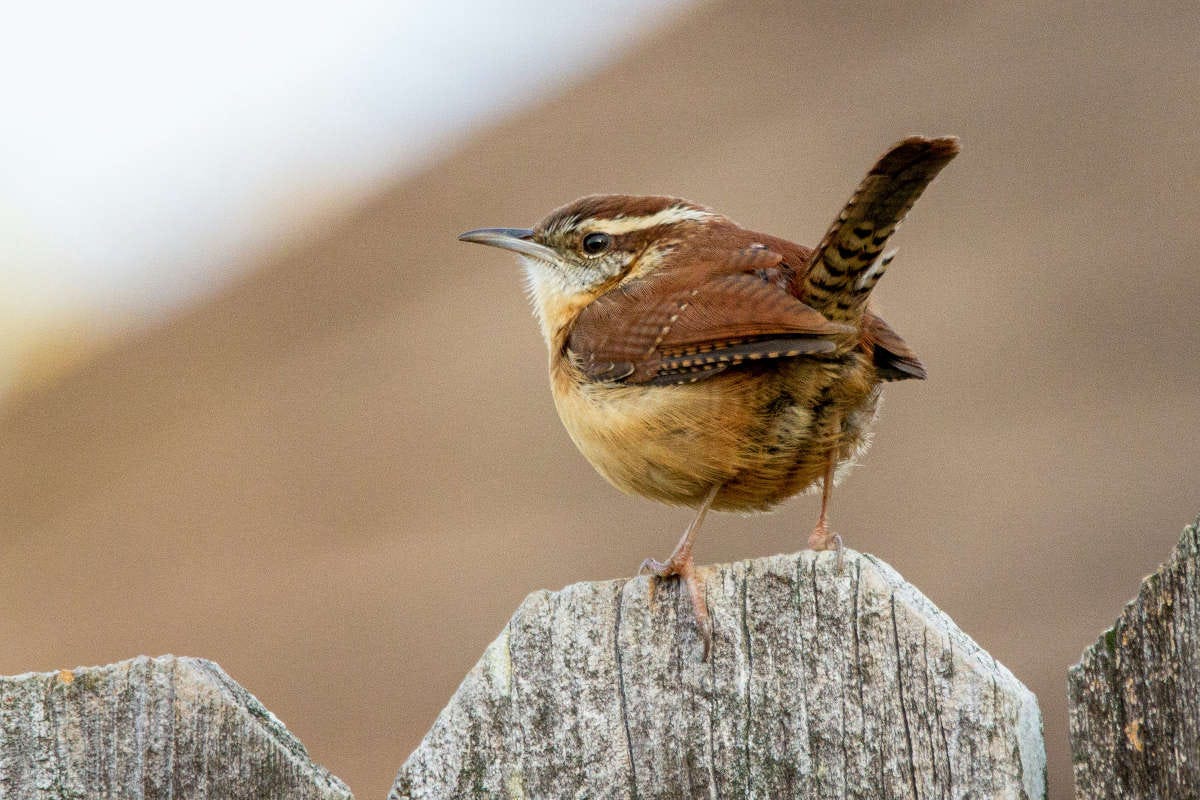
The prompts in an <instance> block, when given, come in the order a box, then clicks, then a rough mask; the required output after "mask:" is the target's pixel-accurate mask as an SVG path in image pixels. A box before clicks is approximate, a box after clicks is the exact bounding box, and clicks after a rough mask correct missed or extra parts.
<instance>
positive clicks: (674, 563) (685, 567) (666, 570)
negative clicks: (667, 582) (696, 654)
mask: <svg viewBox="0 0 1200 800" xmlns="http://www.w3.org/2000/svg"><path fill="white" fill-rule="evenodd" d="M719 491H721V486H720V485H717V486H714V487H712V488H711V489H709V491H708V494H706V495H705V496H704V500H703V501H702V502H701V503H700V508H699V509H698V510H697V512H696V518H695V519H694V520H692V524H691V525H688V527H687V530H686V531H684V532H683V536H682V537H681V538H680V540H679V544H677V545H675V550H674V551H673V552H672V553H671V556H670V558H668V559H667V560H666V561H658V560H657V559H653V558H647V559H646V560H645V561H643V562H642V566H641V568H640V569H638V574H639V575H645V574H647V573H648V574H650V575H655V576H657V577H659V578H667V577H670V576H671V575H678V576H679V577H680V579H682V580H683V584H684V586H686V587H687V590H688V596H689V597H691V600H692V613H693V614H694V615H695V617H696V627H697V628H699V629H700V638H701V640H702V641H703V642H704V656H703V658H702V659H701V660H702V661H707V660H708V653H709V651H710V650H711V649H712V624H711V623H710V622H709V619H708V606H706V605H705V603H704V597H703V595H701V593H700V581H699V580H697V578H696V562H695V561H694V560H693V558H692V542H693V541H694V540H695V538H696V531H698V530H700V524H701V523H702V522H704V517H705V515H707V514H708V509H709V507H711V506H712V504H713V500H715V499H716V497H717V492H719ZM653 590H654V589H653V584H652V585H651V592H653Z"/></svg>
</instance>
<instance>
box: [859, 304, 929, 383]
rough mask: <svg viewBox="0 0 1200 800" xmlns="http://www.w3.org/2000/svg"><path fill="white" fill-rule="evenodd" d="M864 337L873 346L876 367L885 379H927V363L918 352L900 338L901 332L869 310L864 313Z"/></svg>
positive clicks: (880, 375)
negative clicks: (923, 362)
mask: <svg viewBox="0 0 1200 800" xmlns="http://www.w3.org/2000/svg"><path fill="white" fill-rule="evenodd" d="M863 337H864V339H865V340H866V341H867V343H868V344H869V345H870V346H871V347H872V350H873V353H874V356H873V360H874V362H875V368H876V369H877V370H878V371H879V377H880V378H883V379H884V380H885V381H902V380H905V379H908V378H916V379H918V380H924V379H925V375H926V372H925V365H924V364H922V363H921V359H919V358H917V354H916V353H914V352H913V350H912V348H911V347H909V346H908V342H906V341H904V340H903V339H901V338H900V334H898V333H896V332H895V331H894V330H892V327H891V326H890V325H888V324H887V323H886V322H884V321H883V318H882V317H878V316H876V315H875V314H874V313H873V312H871V311H868V312H866V314H864V315H863Z"/></svg>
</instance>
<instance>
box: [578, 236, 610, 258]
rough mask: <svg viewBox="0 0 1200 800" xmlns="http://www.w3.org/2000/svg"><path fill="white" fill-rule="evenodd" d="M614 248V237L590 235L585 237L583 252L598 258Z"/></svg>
mask: <svg viewBox="0 0 1200 800" xmlns="http://www.w3.org/2000/svg"><path fill="white" fill-rule="evenodd" d="M610 247H612V237H611V236H609V235H608V234H607V233H589V234H588V235H587V236H585V237H583V252H585V253H587V254H588V255H589V256H598V255H600V254H601V253H603V252H604V251H605V250H607V249H608V248H610Z"/></svg>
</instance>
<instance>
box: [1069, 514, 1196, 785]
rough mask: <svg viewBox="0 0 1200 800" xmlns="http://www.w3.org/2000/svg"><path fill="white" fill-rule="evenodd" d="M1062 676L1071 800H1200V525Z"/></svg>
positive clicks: (1192, 527)
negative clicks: (1072, 775) (1187, 799)
mask: <svg viewBox="0 0 1200 800" xmlns="http://www.w3.org/2000/svg"><path fill="white" fill-rule="evenodd" d="M1068 675H1069V677H1068V703H1069V707H1070V715H1071V754H1072V760H1073V763H1074V771H1075V794H1076V797H1078V798H1081V800H1093V799H1094V800H1100V799H1101V798H1114V800H1115V799H1116V798H1120V799H1121V800H1140V798H1168V797H1200V519H1198V520H1196V522H1194V523H1193V524H1192V525H1190V526H1188V527H1187V528H1185V529H1184V531H1183V535H1182V536H1181V537H1180V539H1179V544H1178V546H1176V548H1175V550H1174V552H1173V553H1172V554H1171V557H1170V559H1169V560H1168V561H1167V563H1166V564H1163V565H1162V566H1161V567H1159V569H1158V570H1157V571H1156V572H1154V573H1153V574H1151V575H1148V576H1146V578H1145V579H1144V580H1143V581H1142V586H1141V590H1140V591H1139V592H1138V596H1137V597H1136V598H1135V599H1134V600H1132V601H1131V602H1130V603H1129V604H1128V605H1127V606H1125V609H1124V611H1122V612H1121V616H1120V618H1119V619H1118V620H1117V622H1116V624H1115V625H1113V627H1112V628H1110V629H1109V630H1107V631H1105V632H1104V633H1103V634H1101V636H1100V638H1099V639H1098V640H1097V641H1096V643H1095V644H1093V645H1092V646H1091V647H1090V648H1088V649H1087V650H1086V651H1085V652H1084V654H1083V658H1081V659H1080V661H1079V663H1078V664H1076V665H1075V666H1073V667H1071V669H1070V671H1069V673H1068Z"/></svg>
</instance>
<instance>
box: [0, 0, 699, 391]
mask: <svg viewBox="0 0 1200 800" xmlns="http://www.w3.org/2000/svg"><path fill="white" fill-rule="evenodd" d="M687 2H688V0H588V2H578V1H576V2H538V1H537V0H509V1H508V2H475V3H469V4H455V3H416V2H403V1H401V2H397V1H396V0H391V2H382V1H381V0H342V1H341V2H333V1H332V0H320V1H318V2H303V1H301V2H281V1H280V0H266V1H259V2H233V0H212V1H211V2H207V3H203V4H189V5H182V4H171V3H162V2H143V1H140V0H113V1H112V2H107V3H85V2H52V1H51V2H25V3H22V4H19V5H18V4H10V5H9V6H8V7H7V8H6V11H5V14H4V24H3V26H0V98H3V124H2V125H0V279H2V281H3V283H2V285H0V388H2V387H3V385H4V384H5V383H6V382H7V381H8V380H9V379H10V375H9V373H11V372H12V370H13V369H14V368H13V366H12V362H13V361H14V360H19V359H20V358H21V353H22V352H24V351H25V350H26V349H27V348H28V343H27V342H26V341H25V340H27V339H30V338H31V337H32V338H34V339H36V338H37V337H38V336H40V335H41V333H40V332H41V331H46V330H54V329H55V328H56V327H61V326H63V325H67V326H68V327H69V326H72V325H80V324H84V323H83V322H82V321H84V320H86V321H87V322H86V325H87V326H98V327H100V328H103V327H104V320H106V319H111V320H114V321H117V322H118V323H119V324H121V325H123V324H129V323H137V322H139V321H143V320H145V319H150V318H154V317H155V316H157V315H158V314H160V313H162V310H163V309H168V308H171V307H173V306H176V305H178V304H180V303H183V302H186V301H187V300H188V299H190V298H192V297H194V296H195V294H196V293H197V292H200V291H203V290H205V289H208V288H211V287H213V286H214V285H219V283H220V281H222V280H225V279H228V277H230V275H231V274H232V271H233V269H234V268H235V267H237V266H242V265H245V264H246V263H247V262H248V261H250V260H251V259H252V256H253V255H254V254H256V253H260V252H263V251H266V250H268V249H269V248H270V247H271V246H272V245H273V244H276V243H278V242H280V241H281V240H284V239H286V238H288V237H289V236H291V235H294V234H295V233H296V232H297V231H298V229H299V228H300V227H302V226H303V223H304V222H305V221H306V220H311V219H313V218H314V215H318V214H319V212H321V211H327V210H330V209H331V208H336V207H337V206H338V205H339V204H341V203H346V202H350V201H352V200H353V198H356V197H359V196H361V195H362V194H364V193H365V192H366V191H369V189H370V187H372V186H374V185H377V184H379V183H381V182H382V181H384V180H385V179H387V178H390V177H392V176H394V175H397V174H402V173H403V172H404V171H405V170H411V169H413V168H415V167H417V166H419V165H421V164H422V163H425V162H427V160H428V159H430V158H431V157H434V156H436V154H437V153H438V152H441V151H445V150H446V149H448V148H449V147H452V146H453V144H454V143H455V142H456V141H457V140H458V139H459V138H460V137H462V136H465V135H467V134H468V133H469V132H470V131H471V130H472V129H473V128H474V127H475V126H478V125H481V124H486V122H487V121H489V120H491V119H494V118H497V117H499V116H502V115H504V114H506V113H509V112H511V111H512V110H513V109H515V108H518V107H520V106H521V105H523V104H527V103H530V102H533V101H535V100H536V99H537V98H538V97H539V96H542V95H544V94H545V93H546V92H547V91H548V90H552V89H553V88H555V87H557V86H560V85H562V84H564V83H566V82H567V81H569V80H570V79H571V78H573V77H575V76H577V75H578V74H580V73H582V72H585V71H587V70H589V69H592V68H594V67H596V66H597V65H599V64H602V63H605V62H607V61H608V60H610V59H612V58H615V57H617V56H619V55H620V54H621V53H622V51H623V50H624V48H625V47H627V46H628V45H631V44H633V43H634V42H635V41H636V36H635V35H634V32H637V31H648V30H652V29H653V27H654V25H655V23H657V22H659V21H660V20H664V19H665V18H666V17H667V15H668V14H669V12H671V11H673V10H675V9H678V8H680V7H682V6H683V5H685V4H686V3H687ZM64 320H65V321H66V322H63V321H64Z"/></svg>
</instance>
